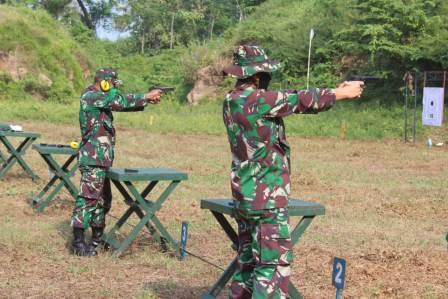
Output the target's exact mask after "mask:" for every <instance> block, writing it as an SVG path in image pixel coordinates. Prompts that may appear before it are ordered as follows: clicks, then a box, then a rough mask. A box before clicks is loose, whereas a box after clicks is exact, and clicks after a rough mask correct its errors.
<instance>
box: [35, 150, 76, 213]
mask: <svg viewBox="0 0 448 299" xmlns="http://www.w3.org/2000/svg"><path fill="white" fill-rule="evenodd" d="M33 149H34V150H36V151H37V152H38V153H39V155H40V156H41V157H42V159H43V160H44V161H45V163H47V165H48V169H49V171H50V173H52V174H53V175H52V177H51V178H50V181H49V182H48V183H47V185H45V187H44V188H43V189H42V191H40V193H39V194H38V195H37V196H36V197H34V198H33V207H34V208H35V209H36V211H37V212H39V213H40V212H42V211H43V210H44V209H45V207H47V206H48V205H49V204H50V202H52V201H53V200H54V199H55V197H56V195H57V194H58V193H59V192H60V191H61V189H62V187H64V186H65V188H66V189H67V191H68V192H69V193H70V195H71V196H72V197H73V198H74V199H76V197H77V196H78V189H77V188H76V187H75V185H74V184H73V183H72V181H71V179H70V178H71V177H72V176H73V175H74V174H75V171H76V170H77V169H78V161H77V159H76V156H77V154H78V150H77V149H72V148H71V147H70V146H68V145H61V144H45V143H41V144H34V145H33ZM54 156H67V159H66V160H65V162H64V164H63V165H62V166H60V165H59V164H58V162H57V161H56V159H55V158H54ZM56 182H58V184H57V185H56V186H55V187H54V188H53V190H52V191H51V192H50V190H51V188H52V187H53V185H54V184H55V183H56ZM48 192H49V194H48Z"/></svg>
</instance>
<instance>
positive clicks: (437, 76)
mask: <svg viewBox="0 0 448 299" xmlns="http://www.w3.org/2000/svg"><path fill="white" fill-rule="evenodd" d="M421 77H422V76H421V73H418V72H406V73H405V75H404V77H403V81H404V82H405V95H404V96H405V104H404V142H405V143H407V142H412V143H415V138H416V122H417V116H416V114H417V96H418V92H417V90H418V89H417V88H418V83H419V78H420V81H421ZM447 78H448V71H444V70H439V71H424V72H423V87H422V89H423V88H425V87H442V88H443V89H444V90H446V81H447ZM435 82H439V83H441V84H438V85H435ZM421 97H422V98H423V91H422V95H421ZM447 97H448V93H446V92H445V95H444V107H445V106H447ZM410 111H411V113H412V119H411V120H412V126H411V127H410V123H409V118H411V116H409V113H410ZM444 114H445V113H444ZM409 133H411V134H412V138H410V136H409Z"/></svg>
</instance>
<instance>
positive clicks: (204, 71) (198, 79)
mask: <svg viewBox="0 0 448 299" xmlns="http://www.w3.org/2000/svg"><path fill="white" fill-rule="evenodd" d="M230 63H231V59H230V58H228V57H223V58H222V59H219V60H218V61H217V62H216V63H215V64H213V65H209V66H206V67H204V68H201V69H199V70H198V71H197V72H196V74H195V76H194V78H193V79H194V81H195V84H194V87H193V89H192V90H191V91H190V93H189V94H188V95H187V100H188V102H189V103H190V104H193V105H197V104H198V103H199V102H200V101H201V100H203V99H206V98H211V97H214V96H216V95H217V92H218V87H219V85H220V84H221V83H222V81H223V80H224V77H223V75H222V69H223V67H224V66H225V65H227V64H230Z"/></svg>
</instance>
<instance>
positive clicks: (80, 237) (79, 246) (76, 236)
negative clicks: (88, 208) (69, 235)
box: [72, 227, 92, 256]
mask: <svg viewBox="0 0 448 299" xmlns="http://www.w3.org/2000/svg"><path fill="white" fill-rule="evenodd" d="M72 250H73V254H75V255H79V256H92V254H91V253H90V252H89V250H88V248H87V245H86V243H85V241H84V229H83V228H78V227H74V228H73V242H72Z"/></svg>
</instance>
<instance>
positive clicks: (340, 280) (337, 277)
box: [332, 257, 346, 299]
mask: <svg viewBox="0 0 448 299" xmlns="http://www.w3.org/2000/svg"><path fill="white" fill-rule="evenodd" d="M345 267H346V262H345V260H344V259H341V258H337V257H334V258H333V275H332V284H333V286H334V287H335V288H336V299H340V298H341V296H342V289H343V288H344V283H345Z"/></svg>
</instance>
